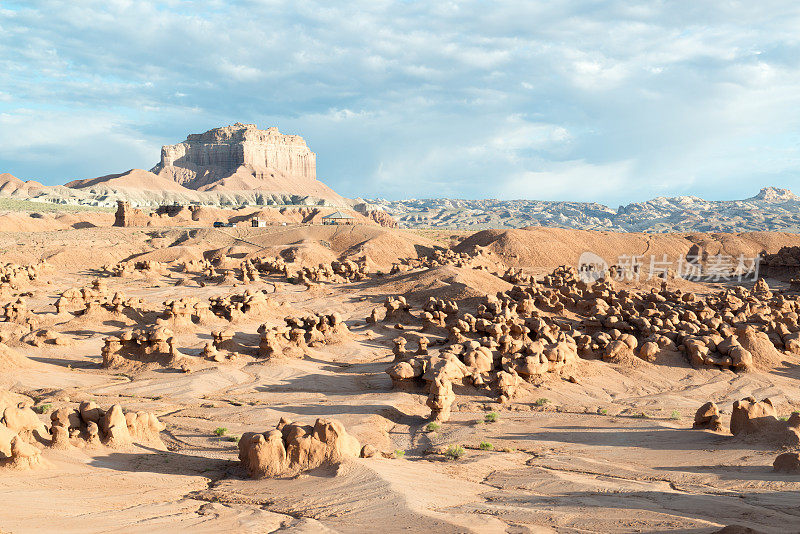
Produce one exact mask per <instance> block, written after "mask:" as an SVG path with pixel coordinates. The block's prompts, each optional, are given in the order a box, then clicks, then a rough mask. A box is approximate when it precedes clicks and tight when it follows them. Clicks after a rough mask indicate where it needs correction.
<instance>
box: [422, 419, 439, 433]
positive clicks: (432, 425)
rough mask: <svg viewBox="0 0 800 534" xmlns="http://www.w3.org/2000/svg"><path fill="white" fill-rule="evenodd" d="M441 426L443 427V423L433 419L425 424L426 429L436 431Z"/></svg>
mask: <svg viewBox="0 0 800 534" xmlns="http://www.w3.org/2000/svg"><path fill="white" fill-rule="evenodd" d="M440 428H442V425H440V424H439V423H437V422H435V421H431V422H430V423H428V424H427V425H426V426H425V430H427V431H428V432H436V431H437V430H439V429H440Z"/></svg>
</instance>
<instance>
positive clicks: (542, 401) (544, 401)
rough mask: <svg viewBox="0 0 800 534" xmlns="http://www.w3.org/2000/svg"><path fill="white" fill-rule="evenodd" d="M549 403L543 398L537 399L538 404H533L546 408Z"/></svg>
mask: <svg viewBox="0 0 800 534" xmlns="http://www.w3.org/2000/svg"><path fill="white" fill-rule="evenodd" d="M548 402H550V401H548V400H547V399H545V398H544V397H542V398H541V399H536V402H534V403H533V404H535V405H536V406H544V405H545V404H547V403H548Z"/></svg>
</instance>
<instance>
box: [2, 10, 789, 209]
mask: <svg viewBox="0 0 800 534" xmlns="http://www.w3.org/2000/svg"><path fill="white" fill-rule="evenodd" d="M798 28H800V2H795V1H793V0H784V1H773V0H760V1H759V2H752V1H741V2H738V1H724V0H721V1H717V2H698V1H696V0H691V1H680V0H675V1H658V0H648V1H643V2H634V1H615V0H609V1H588V0H576V1H570V2H552V1H531V2H521V1H519V0H512V1H497V2H490V1H485V0H464V1H459V2H436V1H411V0H406V1H385V0H350V1H348V2H346V3H345V2H326V1H321V2H315V1H307V0H291V1H281V0H238V1H237V0H229V1H223V0H206V1H188V0H166V1H161V2H153V1H148V0H24V1H23V0H20V1H5V0H0V172H10V173H11V174H13V175H15V176H17V177H19V178H22V179H36V180H39V181H41V182H43V183H45V184H48V185H54V184H60V183H64V182H66V181H68V180H71V179H75V178H91V177H95V176H101V175H105V174H110V173H117V172H123V171H125V170H127V169H130V168H144V169H149V168H151V167H152V166H153V165H155V164H156V163H157V162H158V160H159V156H160V147H161V145H163V144H173V143H177V142H180V141H182V140H183V139H185V138H186V135H187V134H189V133H199V132H203V131H206V130H208V129H211V128H214V127H217V126H223V125H227V124H233V123H234V122H245V123H256V124H258V125H259V127H262V128H264V129H266V128H267V127H269V126H277V127H278V128H279V129H280V130H281V132H283V133H291V134H298V135H301V136H303V137H304V138H305V139H306V141H307V143H308V145H309V147H310V148H311V149H312V150H313V151H314V152H316V153H317V176H318V177H319V178H320V179H321V180H322V181H324V182H325V183H327V184H328V185H330V186H331V187H333V188H334V189H335V190H336V191H337V192H339V193H341V194H343V195H345V196H349V197H364V198H387V199H404V198H430V197H451V198H470V199H478V198H500V199H516V198H529V199H541V200H576V201H595V202H601V203H604V204H607V205H610V206H615V205H618V204H625V203H628V202H634V201H640V200H646V199H649V198H652V197H656V196H677V195H697V196H701V197H703V198H707V199H714V200H727V199H737V198H746V197H750V196H753V195H754V194H756V193H757V192H758V190H759V189H760V188H762V187H765V186H777V187H788V188H791V189H794V190H795V192H797V193H800V32H799V31H798Z"/></svg>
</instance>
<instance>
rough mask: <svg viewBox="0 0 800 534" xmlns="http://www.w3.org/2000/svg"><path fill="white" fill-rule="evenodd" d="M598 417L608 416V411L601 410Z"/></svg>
mask: <svg viewBox="0 0 800 534" xmlns="http://www.w3.org/2000/svg"><path fill="white" fill-rule="evenodd" d="M600 415H608V410H606V409H605V408H601V409H600Z"/></svg>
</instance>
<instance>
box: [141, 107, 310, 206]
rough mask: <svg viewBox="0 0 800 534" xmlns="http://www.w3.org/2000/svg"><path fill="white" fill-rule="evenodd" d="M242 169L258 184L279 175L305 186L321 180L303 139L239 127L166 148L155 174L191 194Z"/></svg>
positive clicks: (195, 136) (192, 137) (272, 130)
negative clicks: (306, 182) (164, 175)
mask: <svg viewBox="0 0 800 534" xmlns="http://www.w3.org/2000/svg"><path fill="white" fill-rule="evenodd" d="M241 167H246V168H247V169H250V170H252V171H253V172H254V174H255V176H256V177H257V178H259V177H263V176H264V175H268V174H269V173H270V172H273V173H274V172H275V171H277V172H281V173H285V174H287V175H290V176H293V177H296V178H301V179H305V180H316V178H317V156H316V154H314V153H313V152H311V150H309V148H308V146H307V145H306V142H305V141H304V140H303V138H302V137H300V136H298V135H283V134H281V133H280V132H279V131H278V129H277V128H275V127H272V128H268V129H267V130H259V129H258V128H257V127H256V125H255V124H242V123H238V122H237V123H236V124H234V125H233V126H225V127H222V128H214V129H212V130H209V131H207V132H205V133H202V134H191V135H189V136H188V137H187V138H186V141H184V142H182V143H178V144H176V145H166V146H163V147H162V148H161V162H160V163H159V164H158V165H156V167H155V168H153V172H155V173H158V174H161V173H167V174H170V175H171V176H172V177H173V179H174V180H175V181H176V182H178V183H180V184H181V185H183V186H184V187H187V188H189V189H196V190H205V189H208V188H209V186H211V185H212V184H214V182H216V181H218V180H221V179H223V178H226V177H228V176H231V175H233V174H235V173H236V172H237V171H238V170H239V169H240V168H241Z"/></svg>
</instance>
